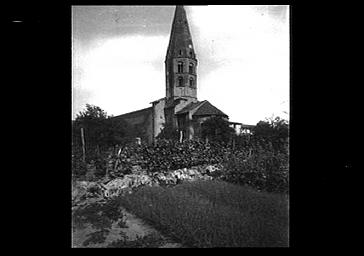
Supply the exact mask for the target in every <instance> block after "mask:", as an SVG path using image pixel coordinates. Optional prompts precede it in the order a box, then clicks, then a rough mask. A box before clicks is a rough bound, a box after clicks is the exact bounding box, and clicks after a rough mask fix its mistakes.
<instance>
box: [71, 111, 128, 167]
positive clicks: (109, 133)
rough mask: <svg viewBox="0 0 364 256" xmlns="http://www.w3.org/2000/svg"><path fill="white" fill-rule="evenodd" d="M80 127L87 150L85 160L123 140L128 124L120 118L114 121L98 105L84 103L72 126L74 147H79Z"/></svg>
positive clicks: (80, 143)
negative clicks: (83, 107) (83, 108)
mask: <svg viewBox="0 0 364 256" xmlns="http://www.w3.org/2000/svg"><path fill="white" fill-rule="evenodd" d="M81 128H83V129H84V138H85V144H86V151H87V154H86V156H87V160H90V159H93V158H94V157H95V155H98V154H100V152H101V151H102V149H105V148H108V147H111V146H115V145H116V144H119V143H121V142H123V139H124V137H125V135H126V130H127V129H129V127H128V124H127V123H126V122H124V121H122V120H118V121H117V122H116V121H114V119H113V118H111V116H108V115H107V113H106V112H105V111H104V110H102V109H101V108H100V107H98V106H94V105H90V104H86V110H84V111H83V112H80V113H79V114H78V115H77V117H76V119H75V121H74V123H73V126H72V132H73V144H74V147H81V145H82V142H81Z"/></svg>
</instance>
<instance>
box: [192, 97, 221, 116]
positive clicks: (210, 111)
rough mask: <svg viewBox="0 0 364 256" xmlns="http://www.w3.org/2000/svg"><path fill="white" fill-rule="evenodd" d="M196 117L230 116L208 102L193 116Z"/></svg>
mask: <svg viewBox="0 0 364 256" xmlns="http://www.w3.org/2000/svg"><path fill="white" fill-rule="evenodd" d="M193 115H194V116H209V115H216V116H226V117H227V116H228V115H226V114H225V113H224V112H222V111H221V110H220V109H218V108H217V107H215V106H213V105H212V104H211V103H210V102H208V101H207V100H206V101H205V102H204V104H203V105H202V106H201V107H199V109H198V110H197V111H196V112H195V113H194V114H193Z"/></svg>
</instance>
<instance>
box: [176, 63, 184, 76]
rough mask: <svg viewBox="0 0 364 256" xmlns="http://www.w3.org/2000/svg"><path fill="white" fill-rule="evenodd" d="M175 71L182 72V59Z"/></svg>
mask: <svg viewBox="0 0 364 256" xmlns="http://www.w3.org/2000/svg"><path fill="white" fill-rule="evenodd" d="M177 72H178V73H183V62H182V61H180V62H178V65H177Z"/></svg>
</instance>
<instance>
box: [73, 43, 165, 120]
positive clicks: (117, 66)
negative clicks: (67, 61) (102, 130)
mask: <svg viewBox="0 0 364 256" xmlns="http://www.w3.org/2000/svg"><path fill="white" fill-rule="evenodd" d="M167 44H168V38H167V37H164V36H125V37H115V38H107V39H102V38H99V39H98V40H95V41H94V42H93V44H92V45H93V46H92V47H91V48H90V49H89V50H88V51H86V52H85V51H83V53H82V54H81V53H80V52H82V50H80V51H78V50H77V49H74V52H75V53H74V60H75V61H74V63H73V66H74V70H78V71H79V72H74V74H73V75H74V77H73V81H74V90H76V92H77V91H79V92H81V91H82V90H84V89H86V88H87V90H88V91H92V92H93V93H92V94H88V97H86V96H85V97H86V98H87V100H89V103H92V104H94V105H98V106H100V107H101V108H102V109H104V110H106V112H108V113H109V114H113V115H120V114H123V113H126V112H129V111H134V110H138V109H140V108H145V107H149V106H150V104H149V103H150V102H151V101H153V100H155V99H157V98H161V97H163V95H164V93H165V75H164V66H163V61H162V60H163V59H164V56H165V51H166V50H165V49H167ZM157 62H160V65H159V66H158V65H156V63H157ZM80 70H82V72H81V71H80ZM74 105H75V108H74V109H77V110H78V109H79V108H83V107H84V101H80V100H79V98H77V97H76V98H74ZM76 113H77V112H76ZM74 115H75V112H74V113H73V116H74Z"/></svg>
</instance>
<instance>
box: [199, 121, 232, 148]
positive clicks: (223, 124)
mask: <svg viewBox="0 0 364 256" xmlns="http://www.w3.org/2000/svg"><path fill="white" fill-rule="evenodd" d="M201 128H202V131H201V134H202V138H203V139H206V138H207V139H209V140H210V141H216V142H225V143H227V142H229V141H230V139H231V137H232V136H234V135H235V130H234V129H233V128H231V127H230V126H229V122H228V121H226V120H225V119H223V118H221V117H212V118H210V119H207V120H206V121H205V122H204V123H203V124H202V127H201Z"/></svg>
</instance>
